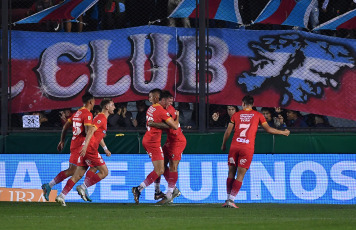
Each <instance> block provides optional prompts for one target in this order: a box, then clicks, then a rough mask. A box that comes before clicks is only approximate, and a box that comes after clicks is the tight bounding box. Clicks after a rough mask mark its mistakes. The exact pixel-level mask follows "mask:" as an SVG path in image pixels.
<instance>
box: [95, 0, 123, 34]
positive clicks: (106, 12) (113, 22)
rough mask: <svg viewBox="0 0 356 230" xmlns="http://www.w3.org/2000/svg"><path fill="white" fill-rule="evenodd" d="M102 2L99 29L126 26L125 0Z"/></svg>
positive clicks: (106, 0)
mask: <svg viewBox="0 0 356 230" xmlns="http://www.w3.org/2000/svg"><path fill="white" fill-rule="evenodd" d="M103 3H104V5H103V7H102V8H103V10H101V12H102V17H101V29H102V30H112V29H120V28H124V27H125V26H126V12H125V10H126V9H125V0H105V1H103Z"/></svg>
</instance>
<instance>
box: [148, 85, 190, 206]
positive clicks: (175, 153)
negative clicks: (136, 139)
mask: <svg viewBox="0 0 356 230" xmlns="http://www.w3.org/2000/svg"><path fill="white" fill-rule="evenodd" d="M161 99H162V100H161V101H160V102H159V103H160V104H161V105H162V106H163V107H164V108H165V109H166V110H167V112H168V113H169V114H170V116H171V117H172V118H173V119H174V120H176V119H177V113H179V112H178V111H176V110H175V108H174V107H173V105H172V104H173V95H172V94H171V93H170V92H169V91H162V95H161ZM148 125H149V126H151V127H156V128H159V129H165V130H166V132H167V140H166V143H165V144H164V145H163V148H162V150H163V154H164V163H165V171H164V175H165V178H166V180H167V177H168V180H167V182H168V191H167V194H166V196H165V197H163V199H162V200H161V201H159V202H158V203H160V204H166V203H169V202H171V201H172V200H173V199H174V198H176V197H178V196H180V191H179V189H178V188H177V187H176V183H177V180H178V164H179V161H180V160H181V159H182V153H183V151H184V149H185V146H186V145H187V140H186V138H185V136H184V135H183V132H182V129H181V128H180V125H179V124H178V129H177V130H174V129H170V128H169V126H168V125H167V124H166V123H164V122H161V123H156V122H153V121H150V122H148ZM168 163H169V168H168V167H167V164H168ZM167 175H168V176H167ZM160 178H161V177H158V178H157V180H156V181H155V194H160V191H159V183H160ZM161 193H162V192H161ZM155 199H156V196H155Z"/></svg>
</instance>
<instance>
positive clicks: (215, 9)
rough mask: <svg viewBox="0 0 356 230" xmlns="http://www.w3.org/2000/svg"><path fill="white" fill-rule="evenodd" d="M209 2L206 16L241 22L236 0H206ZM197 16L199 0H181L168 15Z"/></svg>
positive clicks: (176, 16) (174, 16)
mask: <svg viewBox="0 0 356 230" xmlns="http://www.w3.org/2000/svg"><path fill="white" fill-rule="evenodd" d="M206 1H207V3H206V4H209V5H208V6H209V7H208V9H209V12H207V17H208V18H210V19H218V20H223V21H229V22H235V23H238V24H243V23H242V18H241V15H240V11H239V1H238V0H206ZM196 15H198V16H199V0H198V4H196V0H183V1H182V2H181V3H180V4H179V5H178V6H177V8H176V9H175V10H174V11H173V12H172V14H171V15H169V16H168V17H170V18H195V17H196Z"/></svg>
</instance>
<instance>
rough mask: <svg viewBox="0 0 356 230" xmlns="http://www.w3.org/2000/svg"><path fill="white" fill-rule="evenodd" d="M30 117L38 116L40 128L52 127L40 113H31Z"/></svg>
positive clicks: (42, 113)
mask: <svg viewBox="0 0 356 230" xmlns="http://www.w3.org/2000/svg"><path fill="white" fill-rule="evenodd" d="M32 115H38V116H39V120H40V128H48V127H52V125H51V123H50V122H49V121H48V118H47V116H46V115H45V114H44V112H42V111H37V112H33V113H32Z"/></svg>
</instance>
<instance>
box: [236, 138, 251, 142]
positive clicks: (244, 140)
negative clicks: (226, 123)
mask: <svg viewBox="0 0 356 230" xmlns="http://www.w3.org/2000/svg"><path fill="white" fill-rule="evenodd" d="M236 141H237V142H240V143H245V144H248V143H250V140H249V139H247V138H241V137H238V138H236Z"/></svg>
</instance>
